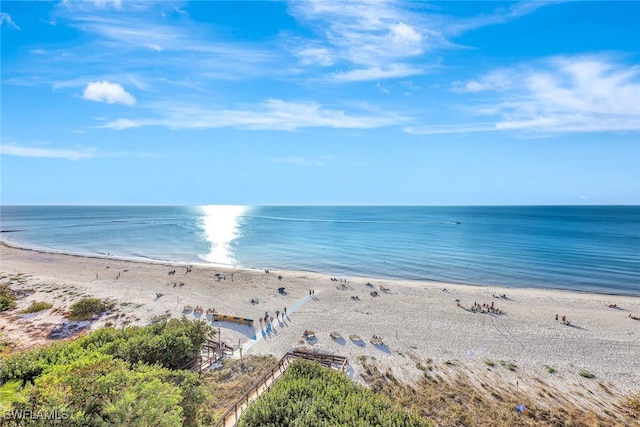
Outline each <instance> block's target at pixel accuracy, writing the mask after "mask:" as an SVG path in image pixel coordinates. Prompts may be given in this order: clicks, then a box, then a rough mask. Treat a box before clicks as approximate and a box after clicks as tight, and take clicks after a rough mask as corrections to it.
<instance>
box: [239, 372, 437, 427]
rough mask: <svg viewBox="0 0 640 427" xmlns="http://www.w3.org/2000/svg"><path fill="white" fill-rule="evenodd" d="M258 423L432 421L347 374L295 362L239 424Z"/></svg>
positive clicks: (412, 423) (405, 423)
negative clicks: (365, 386)
mask: <svg viewBox="0 0 640 427" xmlns="http://www.w3.org/2000/svg"><path fill="white" fill-rule="evenodd" d="M238 425H239V426H241V427H254V426H255V427H258V426H286V425H292V426H296V425H299V426H324V425H327V426H345V427H346V426H349V427H350V426H407V427H412V426H428V425H429V423H428V422H427V421H426V420H424V419H423V418H420V417H419V416H417V415H415V414H413V413H411V412H409V411H406V410H404V409H402V408H400V407H397V406H394V405H393V404H392V403H391V401H390V400H389V399H387V398H385V397H383V396H382V395H379V394H376V393H375V392H373V391H371V390H369V389H366V388H364V387H362V386H360V385H358V384H356V383H354V382H353V381H351V379H349V378H348V377H346V376H345V375H344V374H342V373H339V372H335V371H332V370H329V369H326V368H322V367H320V366H319V365H318V364H316V363H310V362H304V361H294V362H293V363H292V364H291V366H290V367H289V369H287V371H286V372H285V373H284V374H283V376H282V377H281V378H280V380H279V381H278V382H277V383H276V384H275V385H274V386H273V387H272V388H271V390H270V391H269V392H268V393H265V394H264V395H262V396H261V397H260V398H259V399H258V400H256V401H255V402H254V403H253V404H251V405H250V406H249V407H248V408H247V410H246V412H245V413H244V414H243V416H242V418H241V419H240V423H239V424H238Z"/></svg>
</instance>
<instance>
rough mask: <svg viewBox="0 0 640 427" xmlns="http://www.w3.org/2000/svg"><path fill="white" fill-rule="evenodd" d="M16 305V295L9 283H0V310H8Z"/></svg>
mask: <svg viewBox="0 0 640 427" xmlns="http://www.w3.org/2000/svg"><path fill="white" fill-rule="evenodd" d="M15 306H16V295H15V293H14V292H13V291H12V290H11V288H10V287H9V285H7V284H4V285H0V311H6V310H10V309H12V308H14V307H15Z"/></svg>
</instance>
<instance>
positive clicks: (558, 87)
mask: <svg viewBox="0 0 640 427" xmlns="http://www.w3.org/2000/svg"><path fill="white" fill-rule="evenodd" d="M451 90H452V91H453V92H457V93H461V94H467V96H470V95H468V94H470V93H475V92H483V100H482V103H481V104H478V105H476V107H475V108H474V107H470V105H472V104H473V99H466V100H465V105H466V106H467V107H466V109H467V110H472V111H473V112H474V113H475V114H476V115H480V116H483V115H484V116H489V115H492V116H495V117H496V118H495V121H494V122H492V123H491V124H489V123H483V124H481V125H477V124H475V123H470V124H469V123H467V124H465V123H462V124H460V125H446V126H416V127H410V128H406V129H405V130H406V131H407V132H410V133H419V134H434V133H461V132H484V131H489V130H496V131H514V130H520V131H529V132H539V133H559V132H572V133H576V132H616V131H620V132H627V131H631V132H638V131H640V67H638V66H626V65H624V64H622V63H620V62H616V61H615V60H613V59H611V58H610V57H609V56H605V55H585V56H571V57H568V56H558V57H553V58H548V59H546V60H545V61H542V62H540V63H538V64H536V65H535V67H534V66H531V65H528V66H520V67H515V68H511V69H503V70H499V71H496V72H492V73H489V74H487V75H485V76H480V77H479V78H477V79H474V80H470V81H468V82H454V83H453V85H452V89H451ZM491 96H493V102H491V101H487V99H491V98H489V97H491Z"/></svg>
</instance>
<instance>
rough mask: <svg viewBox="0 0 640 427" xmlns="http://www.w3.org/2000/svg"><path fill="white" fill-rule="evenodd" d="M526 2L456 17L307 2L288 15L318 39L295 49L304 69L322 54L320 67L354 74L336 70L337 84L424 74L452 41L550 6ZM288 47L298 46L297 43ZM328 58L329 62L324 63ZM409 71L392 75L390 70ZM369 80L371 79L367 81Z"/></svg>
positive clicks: (394, 6)
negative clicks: (430, 54)
mask: <svg viewBox="0 0 640 427" xmlns="http://www.w3.org/2000/svg"><path fill="white" fill-rule="evenodd" d="M528 3H532V2H524V3H518V4H515V5H512V6H510V7H508V8H504V7H498V8H497V9H496V10H495V11H493V12H492V13H489V14H484V15H481V16H476V17H471V18H460V17H452V16H445V15H439V14H436V13H429V14H426V13H424V8H426V7H428V5H426V4H417V3H413V2H401V1H395V0H377V1H367V0H354V1H348V2H332V1H326V0H305V1H300V2H292V3H291V4H290V6H289V12H290V13H291V15H293V16H294V17H295V18H296V19H297V20H298V21H300V22H301V23H302V24H306V25H307V26H309V27H310V28H311V29H313V30H315V32H316V38H315V39H313V40H309V41H308V42H307V43H302V44H303V45H309V46H313V49H314V50H313V51H308V50H305V49H294V53H295V54H296V55H297V56H298V58H299V59H300V62H301V64H302V65H317V64H318V63H320V62H319V61H315V62H314V61H312V60H311V59H313V58H314V57H313V56H312V55H310V54H311V53H314V52H316V53H318V52H322V53H323V55H322V56H319V58H322V59H323V60H324V63H321V65H323V66H327V65H334V64H335V65H336V66H345V65H346V66H345V67H344V68H353V69H354V71H349V72H341V71H334V72H333V73H332V74H331V77H333V78H335V79H338V80H343V81H344V80H349V81H351V80H369V79H391V78H398V77H406V76H409V75H415V74H423V73H424V72H425V71H426V70H427V69H428V66H427V65H428V64H429V63H431V62H434V61H436V58H434V57H430V56H428V53H430V52H433V51H435V50H436V49H441V48H451V47H455V44H454V43H453V42H452V41H451V40H450V39H451V37H454V36H458V35H460V34H462V33H464V32H465V31H469V30H472V29H475V28H478V27H482V26H486V25H494V24H500V23H503V22H506V21H509V20H513V19H516V18H518V17H520V16H523V15H525V14H527V13H531V12H533V11H534V10H536V9H537V8H539V7H542V6H543V5H546V4H548V2H542V1H540V2H535V3H536V4H535V5H530V4H528ZM291 42H292V43H295V44H296V45H298V44H300V40H299V39H292V40H291ZM328 58H330V61H329V60H328ZM399 69H405V70H411V72H390V71H389V70H399ZM370 76H371V77H370Z"/></svg>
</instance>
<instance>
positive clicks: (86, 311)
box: [69, 298, 114, 320]
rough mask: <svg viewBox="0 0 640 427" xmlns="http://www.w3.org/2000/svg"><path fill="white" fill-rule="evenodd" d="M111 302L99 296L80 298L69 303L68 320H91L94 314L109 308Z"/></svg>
mask: <svg viewBox="0 0 640 427" xmlns="http://www.w3.org/2000/svg"><path fill="white" fill-rule="evenodd" d="M113 307H114V304H113V303H110V302H108V301H103V300H101V299H99V298H82V299H81V300H79V301H77V302H75V303H73V304H72V305H71V312H70V313H69V320H91V319H92V318H93V317H94V316H97V315H99V314H101V313H104V312H105V311H107V310H111V309H112V308H113Z"/></svg>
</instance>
